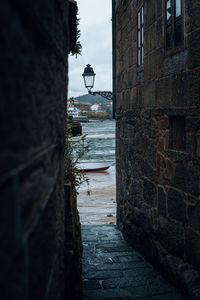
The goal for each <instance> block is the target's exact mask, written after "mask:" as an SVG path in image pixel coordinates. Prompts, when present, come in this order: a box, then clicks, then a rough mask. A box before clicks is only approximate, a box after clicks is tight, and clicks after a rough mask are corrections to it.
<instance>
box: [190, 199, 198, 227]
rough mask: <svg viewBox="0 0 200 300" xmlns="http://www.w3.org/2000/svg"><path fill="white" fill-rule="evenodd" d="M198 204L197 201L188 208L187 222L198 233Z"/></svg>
mask: <svg viewBox="0 0 200 300" xmlns="http://www.w3.org/2000/svg"><path fill="white" fill-rule="evenodd" d="M199 216H200V202H199V201H197V202H196V203H195V205H190V206H189V207H188V222H189V225H191V226H192V227H193V228H194V229H196V230H198V231H199V232H200V218H199Z"/></svg>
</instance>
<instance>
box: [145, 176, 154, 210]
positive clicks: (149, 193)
mask: <svg viewBox="0 0 200 300" xmlns="http://www.w3.org/2000/svg"><path fill="white" fill-rule="evenodd" d="M156 194H157V191H156V186H155V185H154V184H153V183H152V182H151V181H149V180H146V179H144V193H143V196H144V201H145V202H146V203H147V204H148V205H150V206H155V203H156Z"/></svg>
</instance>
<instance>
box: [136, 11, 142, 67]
mask: <svg viewBox="0 0 200 300" xmlns="http://www.w3.org/2000/svg"><path fill="white" fill-rule="evenodd" d="M137 19H138V20H137V21H138V25H137V28H138V30H137V52H138V53H137V58H138V66H140V65H143V63H144V8H143V6H142V7H141V9H140V10H139V11H138V15H137Z"/></svg>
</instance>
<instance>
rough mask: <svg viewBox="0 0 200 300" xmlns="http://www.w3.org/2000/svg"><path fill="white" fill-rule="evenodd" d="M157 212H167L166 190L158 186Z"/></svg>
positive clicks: (162, 213)
mask: <svg viewBox="0 0 200 300" xmlns="http://www.w3.org/2000/svg"><path fill="white" fill-rule="evenodd" d="M157 197H158V198H157V201H158V214H159V215H164V216H166V214H167V207H166V204H167V202H166V192H165V191H164V189H163V188H162V187H158V196H157Z"/></svg>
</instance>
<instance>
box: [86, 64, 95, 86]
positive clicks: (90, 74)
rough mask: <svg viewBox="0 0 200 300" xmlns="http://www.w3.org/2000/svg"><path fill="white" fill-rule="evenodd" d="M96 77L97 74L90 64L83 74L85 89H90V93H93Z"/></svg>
mask: <svg viewBox="0 0 200 300" xmlns="http://www.w3.org/2000/svg"><path fill="white" fill-rule="evenodd" d="M95 75H96V74H95V73H94V71H93V68H92V67H91V66H90V65H89V64H88V65H87V66H86V68H85V69H84V73H83V79H84V83H85V87H86V88H87V89H88V91H91V89H92V88H93V86H94V79H95Z"/></svg>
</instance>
